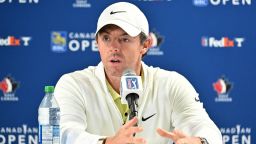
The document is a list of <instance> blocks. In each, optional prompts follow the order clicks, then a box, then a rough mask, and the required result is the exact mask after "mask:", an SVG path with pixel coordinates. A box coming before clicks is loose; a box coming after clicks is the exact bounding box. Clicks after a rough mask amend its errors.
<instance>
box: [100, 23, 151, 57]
mask: <svg viewBox="0 0 256 144" xmlns="http://www.w3.org/2000/svg"><path fill="white" fill-rule="evenodd" d="M113 26H116V25H113V24H108V25H105V26H104V27H102V28H101V29H100V30H99V31H98V33H97V34H96V40H97V38H98V35H99V34H100V33H102V32H104V31H106V29H108V28H111V27H113ZM139 37H140V44H141V45H143V44H144V42H145V41H146V40H147V39H148V36H147V35H146V34H145V33H144V32H141V33H140V34H139ZM146 54H147V53H145V54H144V55H142V57H144V56H145V55H146Z"/></svg>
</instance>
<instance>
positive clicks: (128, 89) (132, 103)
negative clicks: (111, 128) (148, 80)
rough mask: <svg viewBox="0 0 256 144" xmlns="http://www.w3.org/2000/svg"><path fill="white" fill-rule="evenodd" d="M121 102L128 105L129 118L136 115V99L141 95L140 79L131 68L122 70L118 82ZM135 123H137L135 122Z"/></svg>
mask: <svg viewBox="0 0 256 144" xmlns="http://www.w3.org/2000/svg"><path fill="white" fill-rule="evenodd" d="M120 86H121V88H120V95H121V102H122V103H123V104H128V106H129V110H130V111H129V120H131V119H132V118H134V117H136V116H138V110H137V109H138V99H139V97H140V96H142V92H143V89H142V80H141V77H140V76H137V75H136V74H135V72H134V71H133V70H131V69H127V70H125V71H124V72H123V75H122V77H121V84H120ZM136 125H137V124H136Z"/></svg>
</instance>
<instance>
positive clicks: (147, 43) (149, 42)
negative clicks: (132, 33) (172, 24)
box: [142, 36, 152, 54]
mask: <svg viewBox="0 0 256 144" xmlns="http://www.w3.org/2000/svg"><path fill="white" fill-rule="evenodd" d="M151 46H152V38H151V37H150V36H148V38H147V39H146V40H145V41H144V43H143V49H142V54H145V53H147V51H148V49H149V48H150V47H151Z"/></svg>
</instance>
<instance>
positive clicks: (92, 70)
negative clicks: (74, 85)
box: [62, 65, 101, 80]
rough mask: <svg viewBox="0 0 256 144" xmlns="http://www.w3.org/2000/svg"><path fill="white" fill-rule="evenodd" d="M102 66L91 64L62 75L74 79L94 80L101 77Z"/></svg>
mask: <svg viewBox="0 0 256 144" xmlns="http://www.w3.org/2000/svg"><path fill="white" fill-rule="evenodd" d="M100 69H101V68H100V66H99V65H98V66H89V67H86V68H84V69H82V70H76V71H73V72H70V73H66V74H64V75H63V76H62V77H64V78H68V79H73V80H93V79H95V78H97V77H99V73H100V72H99V71H101V70H100Z"/></svg>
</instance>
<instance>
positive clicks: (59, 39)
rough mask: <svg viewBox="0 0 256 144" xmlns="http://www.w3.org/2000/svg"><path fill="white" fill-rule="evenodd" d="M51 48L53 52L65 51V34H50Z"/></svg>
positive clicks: (63, 32) (60, 32) (62, 32)
mask: <svg viewBox="0 0 256 144" xmlns="http://www.w3.org/2000/svg"><path fill="white" fill-rule="evenodd" d="M51 47H52V51H54V52H65V51H67V32H65V31H59V32H52V33H51Z"/></svg>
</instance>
